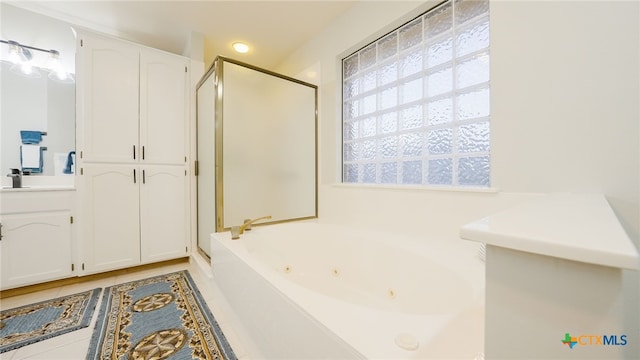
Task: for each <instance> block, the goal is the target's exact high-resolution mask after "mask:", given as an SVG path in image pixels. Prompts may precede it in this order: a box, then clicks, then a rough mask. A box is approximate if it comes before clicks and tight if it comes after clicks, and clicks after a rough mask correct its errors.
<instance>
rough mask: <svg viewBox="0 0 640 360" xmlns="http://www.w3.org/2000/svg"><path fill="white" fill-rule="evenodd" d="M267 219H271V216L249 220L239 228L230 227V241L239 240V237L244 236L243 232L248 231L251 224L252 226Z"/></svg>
mask: <svg viewBox="0 0 640 360" xmlns="http://www.w3.org/2000/svg"><path fill="white" fill-rule="evenodd" d="M267 219H271V215H267V216H263V217H259V218H257V219H253V220H251V219H249V220H245V221H244V224H242V225H240V226H232V227H231V239H233V240H237V239H240V235H242V234H244V231H245V230H250V229H251V224H253V223H254V222H256V221H260V220H267Z"/></svg>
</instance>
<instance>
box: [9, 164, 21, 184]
mask: <svg viewBox="0 0 640 360" xmlns="http://www.w3.org/2000/svg"><path fill="white" fill-rule="evenodd" d="M7 176H8V177H10V178H11V181H12V184H11V185H12V186H13V187H14V188H21V187H22V172H21V171H20V169H11V174H7Z"/></svg>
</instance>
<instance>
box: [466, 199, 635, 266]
mask: <svg viewBox="0 0 640 360" xmlns="http://www.w3.org/2000/svg"><path fill="white" fill-rule="evenodd" d="M460 235H461V237H462V238H463V239H466V240H472V241H478V242H483V243H486V244H488V245H494V246H500V247H504V248H509V249H513V250H519V251H525V252H530V253H535V254H540V255H547V256H553V257H557V258H563V259H568V260H574V261H580V262H585V263H591V264H597V265H603V266H610V267H616V268H624V269H638V268H639V267H640V266H639V265H640V262H639V257H638V251H637V249H636V247H635V246H634V244H633V242H632V241H631V239H630V238H629V237H628V236H627V234H626V232H625V231H624V229H623V228H622V225H621V224H620V222H619V221H618V218H617V217H616V215H615V214H614V212H613V210H612V209H611V207H610V206H609V203H608V202H607V200H606V198H605V197H604V195H602V194H566V193H563V194H550V195H547V196H544V197H542V198H539V199H535V200H532V201H529V202H526V203H523V204H521V205H519V206H516V207H514V208H511V209H507V210H503V211H501V212H498V213H495V214H493V215H490V216H487V217H485V218H482V219H479V220H477V221H474V222H471V223H469V224H466V225H464V226H463V227H462V228H461V230H460Z"/></svg>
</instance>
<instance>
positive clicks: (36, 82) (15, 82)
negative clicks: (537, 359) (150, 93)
mask: <svg viewBox="0 0 640 360" xmlns="http://www.w3.org/2000/svg"><path fill="white" fill-rule="evenodd" d="M0 6H1V10H2V11H1V15H2V28H1V29H2V39H3V40H15V41H18V42H20V43H21V44H23V45H28V46H34V47H37V48H42V49H56V50H58V51H59V52H60V60H61V63H62V66H63V68H64V69H65V70H66V71H67V72H70V73H75V71H74V69H75V37H74V34H73V30H72V28H71V26H70V25H69V24H67V23H64V22H62V21H59V20H56V19H53V18H49V17H46V16H43V15H40V14H36V13H33V12H30V11H26V10H24V9H20V8H17V7H13V6H10V5H7V4H4V3H2V4H0ZM0 46H1V50H2V53H1V54H2V61H1V65H2V68H1V70H0V71H1V74H2V75H1V76H0V93H1V94H2V96H0V109H1V111H0V117H1V118H2V124H1V128H0V144H1V146H2V150H1V154H2V155H1V156H0V175H1V176H2V177H5V175H6V174H8V173H9V169H10V168H20V167H21V163H20V146H21V145H22V139H21V136H20V130H32V131H40V132H46V135H45V136H43V137H42V142H41V143H40V144H38V145H41V146H44V147H46V148H47V149H46V151H43V152H42V164H43V166H42V173H40V174H38V175H57V174H61V173H63V172H64V170H65V169H64V167H65V165H66V159H67V157H68V155H69V153H70V152H71V151H73V150H75V115H76V95H75V84H74V83H61V82H58V81H55V80H52V79H50V78H49V77H48V74H49V69H47V68H46V66H47V64H48V63H47V60H48V54H47V53H44V52H40V51H35V50H33V51H32V55H33V60H32V61H33V62H34V63H35V65H36V66H38V67H40V77H38V78H33V77H28V76H25V75H23V74H19V73H18V72H16V71H12V70H11V67H12V66H13V64H12V63H11V62H9V61H8V59H9V47H8V46H7V45H6V44H0ZM56 154H58V156H57V158H59V160H62V158H64V161H63V162H62V164H60V161H58V166H57V167H56V160H55V159H56ZM60 165H62V166H60ZM56 168H57V169H58V170H60V171H59V172H56ZM34 176H35V175H34Z"/></svg>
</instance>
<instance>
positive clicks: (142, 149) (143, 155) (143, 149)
mask: <svg viewBox="0 0 640 360" xmlns="http://www.w3.org/2000/svg"><path fill="white" fill-rule="evenodd" d="M142 160H144V145H142Z"/></svg>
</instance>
